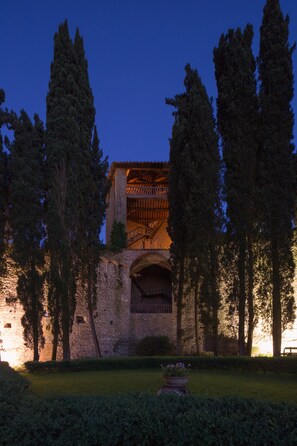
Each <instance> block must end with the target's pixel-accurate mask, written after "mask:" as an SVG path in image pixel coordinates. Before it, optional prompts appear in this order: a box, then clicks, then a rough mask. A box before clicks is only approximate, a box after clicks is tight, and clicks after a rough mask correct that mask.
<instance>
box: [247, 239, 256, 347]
mask: <svg viewBox="0 0 297 446" xmlns="http://www.w3.org/2000/svg"><path fill="white" fill-rule="evenodd" d="M247 249H248V312H249V321H248V339H247V346H246V354H247V356H251V355H252V348H253V335H254V326H255V312H254V256H253V245H252V240H251V237H250V236H249V237H248V245H247Z"/></svg>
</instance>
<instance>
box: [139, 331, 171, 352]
mask: <svg viewBox="0 0 297 446" xmlns="http://www.w3.org/2000/svg"><path fill="white" fill-rule="evenodd" d="M172 351H173V346H172V344H171V342H170V340H169V338H168V337H167V336H146V337H145V338H143V339H142V340H141V341H139V342H138V344H137V345H136V354H137V355H139V356H160V355H170V354H171V353H172Z"/></svg>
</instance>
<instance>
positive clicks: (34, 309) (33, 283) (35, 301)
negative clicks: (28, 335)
mask: <svg viewBox="0 0 297 446" xmlns="http://www.w3.org/2000/svg"><path fill="white" fill-rule="evenodd" d="M37 280H38V277H37V271H36V269H35V267H34V265H33V263H32V264H31V267H30V282H31V284H30V288H31V299H32V336H33V361H39V349H38V347H39V330H38V328H39V323H38V322H39V314H38V285H37Z"/></svg>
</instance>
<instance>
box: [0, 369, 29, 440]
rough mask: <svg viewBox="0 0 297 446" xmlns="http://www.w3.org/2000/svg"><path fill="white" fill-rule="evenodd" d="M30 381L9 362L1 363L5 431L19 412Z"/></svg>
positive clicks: (0, 405) (0, 424)
mask: <svg viewBox="0 0 297 446" xmlns="http://www.w3.org/2000/svg"><path fill="white" fill-rule="evenodd" d="M28 385H29V381H28V380H27V379H25V378H24V377H22V376H20V375H19V374H18V373H17V372H15V371H14V370H13V369H11V368H10V367H9V365H8V363H7V362H0V427H1V428H2V429H1V430H5V428H6V425H7V423H8V422H10V421H11V420H12V419H13V418H14V416H15V415H16V414H17V412H18V410H19V405H20V403H21V401H22V399H23V397H24V393H25V389H26V388H27V387H28ZM1 430H0V438H1Z"/></svg>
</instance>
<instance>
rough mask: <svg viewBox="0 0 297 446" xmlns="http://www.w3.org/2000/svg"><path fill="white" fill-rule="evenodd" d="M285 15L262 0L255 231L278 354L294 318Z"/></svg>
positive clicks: (273, 1) (271, 0) (274, 2)
mask: <svg viewBox="0 0 297 446" xmlns="http://www.w3.org/2000/svg"><path fill="white" fill-rule="evenodd" d="M288 27H289V18H288V17H283V14H282V12H281V9H280V5H279V1H278V0H267V3H266V6H265V8H264V14H263V20H262V25H261V29H260V54H259V61H258V64H259V77H260V94H259V99H260V114H261V116H260V123H261V132H260V138H261V139H260V140H261V144H260V169H259V181H260V184H261V194H260V199H261V211H262V212H261V232H262V233H263V234H264V235H265V237H266V240H267V245H266V250H265V251H264V252H263V254H264V256H265V257H266V258H267V265H268V268H267V269H268V274H269V276H270V283H271V284H272V290H271V291H272V292H271V293H270V294H269V295H268V296H267V297H268V299H267V300H268V301H269V302H270V311H271V312H272V335H273V353H274V355H277V356H279V355H280V351H281V336H282V332H283V330H284V329H285V328H286V326H287V324H288V323H289V322H291V321H292V320H294V296H293V288H292V281H293V276H294V261H293V254H292V242H293V227H292V221H293V218H294V206H295V200H296V162H295V155H294V153H293V150H294V146H293V125H294V114H293V110H292V106H291V101H292V99H293V94H294V78H293V66H292V53H293V50H294V48H295V46H293V47H290V45H289V42H288V37H289V28H288Z"/></svg>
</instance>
